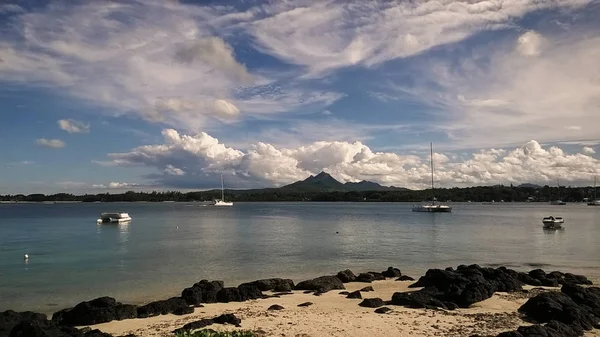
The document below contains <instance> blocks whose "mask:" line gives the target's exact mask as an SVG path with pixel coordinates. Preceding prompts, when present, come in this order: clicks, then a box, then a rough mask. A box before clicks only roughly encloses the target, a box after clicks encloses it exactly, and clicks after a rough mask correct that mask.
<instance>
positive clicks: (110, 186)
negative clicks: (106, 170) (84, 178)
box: [92, 182, 140, 189]
mask: <svg viewBox="0 0 600 337" xmlns="http://www.w3.org/2000/svg"><path fill="white" fill-rule="evenodd" d="M139 186H140V185H139V184H136V183H124V182H123V183H121V182H110V183H108V184H106V185H105V184H94V185H92V188H102V189H104V188H107V189H124V188H132V187H139Z"/></svg>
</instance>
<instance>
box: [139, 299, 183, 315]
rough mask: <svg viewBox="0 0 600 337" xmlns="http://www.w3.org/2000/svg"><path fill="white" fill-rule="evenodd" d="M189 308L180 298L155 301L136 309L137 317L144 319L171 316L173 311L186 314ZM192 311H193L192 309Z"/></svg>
mask: <svg viewBox="0 0 600 337" xmlns="http://www.w3.org/2000/svg"><path fill="white" fill-rule="evenodd" d="M188 307H189V306H188V304H187V303H186V301H185V300H184V299H183V298H181V297H171V298H169V299H168V300H162V301H155V302H151V303H148V304H146V305H143V306H141V307H139V308H137V317H138V318H146V317H152V316H158V315H167V314H172V313H174V312H175V311H178V312H186V311H189V309H187V308H188ZM192 310H193V309H192Z"/></svg>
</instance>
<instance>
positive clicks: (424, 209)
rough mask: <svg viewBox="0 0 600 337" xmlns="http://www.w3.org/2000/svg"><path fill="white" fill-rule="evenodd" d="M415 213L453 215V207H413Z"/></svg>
mask: <svg viewBox="0 0 600 337" xmlns="http://www.w3.org/2000/svg"><path fill="white" fill-rule="evenodd" d="M412 211H413V212H422V213H452V207H450V206H445V205H428V206H417V207H413V209H412Z"/></svg>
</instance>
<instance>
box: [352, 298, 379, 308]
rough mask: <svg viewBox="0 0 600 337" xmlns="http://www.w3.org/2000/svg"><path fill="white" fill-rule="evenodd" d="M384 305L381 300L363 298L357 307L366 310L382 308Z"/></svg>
mask: <svg viewBox="0 0 600 337" xmlns="http://www.w3.org/2000/svg"><path fill="white" fill-rule="evenodd" d="M384 304H385V303H384V302H383V300H382V299H381V298H378V297H376V298H365V299H364V300H362V302H360V303H359V304H358V305H359V306H361V307H366V308H379V307H381V306H383V305H384Z"/></svg>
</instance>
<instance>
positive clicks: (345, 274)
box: [337, 269, 356, 283]
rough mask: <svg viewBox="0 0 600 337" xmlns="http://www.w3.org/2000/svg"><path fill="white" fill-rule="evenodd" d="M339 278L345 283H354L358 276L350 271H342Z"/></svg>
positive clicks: (338, 274) (338, 275)
mask: <svg viewBox="0 0 600 337" xmlns="http://www.w3.org/2000/svg"><path fill="white" fill-rule="evenodd" d="M337 278H339V279H340V280H341V281H342V282H343V283H348V282H354V280H356V275H354V273H353V272H352V271H351V270H350V269H346V270H342V271H340V272H339V273H337Z"/></svg>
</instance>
